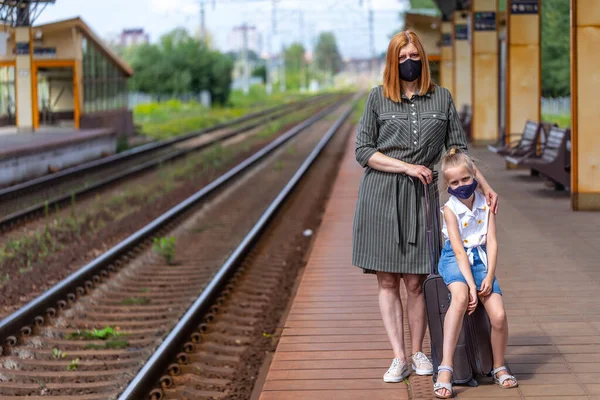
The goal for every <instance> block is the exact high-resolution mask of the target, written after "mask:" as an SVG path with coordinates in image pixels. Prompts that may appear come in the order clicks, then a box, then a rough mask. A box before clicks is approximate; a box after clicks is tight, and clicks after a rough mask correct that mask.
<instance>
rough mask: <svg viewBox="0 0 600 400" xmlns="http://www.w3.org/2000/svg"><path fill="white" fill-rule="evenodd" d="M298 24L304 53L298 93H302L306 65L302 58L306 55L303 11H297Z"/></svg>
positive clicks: (304, 85) (301, 61) (304, 86)
mask: <svg viewBox="0 0 600 400" xmlns="http://www.w3.org/2000/svg"><path fill="white" fill-rule="evenodd" d="M298 16H299V19H300V20H299V23H300V43H301V44H302V48H303V50H304V53H302V59H301V60H300V91H301V92H303V91H305V90H306V63H305V61H304V56H305V54H306V47H305V46H304V11H302V10H299V11H298Z"/></svg>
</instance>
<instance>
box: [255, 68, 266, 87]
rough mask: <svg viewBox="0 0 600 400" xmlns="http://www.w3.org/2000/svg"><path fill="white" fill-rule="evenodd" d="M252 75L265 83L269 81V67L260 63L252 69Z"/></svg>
mask: <svg viewBox="0 0 600 400" xmlns="http://www.w3.org/2000/svg"><path fill="white" fill-rule="evenodd" d="M252 76H255V77H258V78H260V79H262V81H263V83H265V82H266V81H267V67H266V66H265V65H259V66H257V67H256V68H254V70H253V71H252Z"/></svg>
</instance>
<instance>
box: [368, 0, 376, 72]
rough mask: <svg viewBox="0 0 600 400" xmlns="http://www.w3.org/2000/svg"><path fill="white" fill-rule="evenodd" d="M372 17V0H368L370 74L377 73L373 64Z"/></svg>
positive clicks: (373, 38) (373, 39) (373, 35)
mask: <svg viewBox="0 0 600 400" xmlns="http://www.w3.org/2000/svg"><path fill="white" fill-rule="evenodd" d="M373 19H374V18H373V3H372V0H369V47H370V50H371V62H370V63H369V64H370V67H371V75H372V76H374V75H375V74H376V73H377V71H376V66H375V34H374V26H373V25H374V23H373Z"/></svg>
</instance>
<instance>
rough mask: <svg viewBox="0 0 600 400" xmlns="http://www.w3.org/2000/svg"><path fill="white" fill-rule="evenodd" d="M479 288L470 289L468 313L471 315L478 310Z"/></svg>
mask: <svg viewBox="0 0 600 400" xmlns="http://www.w3.org/2000/svg"><path fill="white" fill-rule="evenodd" d="M478 301H479V300H478V299H477V288H476V287H475V286H473V287H470V288H469V304H468V305H467V312H468V313H469V315H471V314H473V312H474V311H475V309H476V308H477V302H478Z"/></svg>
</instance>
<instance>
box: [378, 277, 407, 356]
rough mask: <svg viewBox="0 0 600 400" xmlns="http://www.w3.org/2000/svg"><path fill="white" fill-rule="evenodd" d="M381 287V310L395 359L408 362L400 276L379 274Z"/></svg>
mask: <svg viewBox="0 0 600 400" xmlns="http://www.w3.org/2000/svg"><path fill="white" fill-rule="evenodd" d="M377 283H378V285H379V309H380V311H381V318H382V319H383V325H384V326H385V331H386V332H387V335H388V338H389V339H390V343H391V344H392V349H393V350H394V357H396V358H398V359H399V360H400V361H402V362H405V361H406V355H405V353H404V324H403V319H402V318H403V313H402V302H401V300H400V274H392V273H388V272H377Z"/></svg>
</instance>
